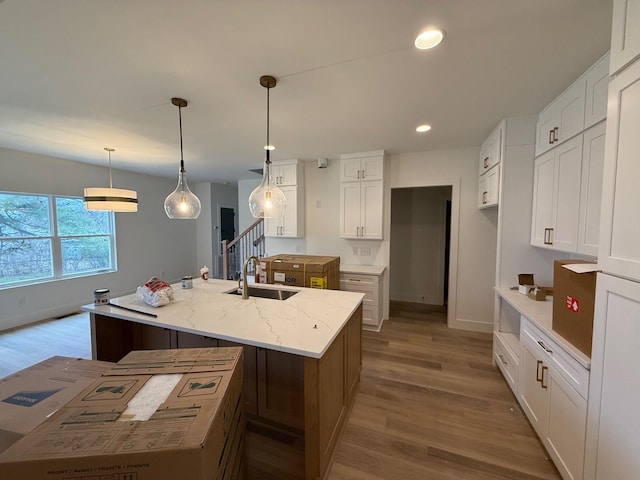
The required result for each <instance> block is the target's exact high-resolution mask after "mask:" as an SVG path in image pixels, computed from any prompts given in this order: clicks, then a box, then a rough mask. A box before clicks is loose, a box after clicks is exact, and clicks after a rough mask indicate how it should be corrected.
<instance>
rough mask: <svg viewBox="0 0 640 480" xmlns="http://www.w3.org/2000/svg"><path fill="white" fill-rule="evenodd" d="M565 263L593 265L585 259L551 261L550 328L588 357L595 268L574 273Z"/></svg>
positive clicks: (589, 266)
mask: <svg viewBox="0 0 640 480" xmlns="http://www.w3.org/2000/svg"><path fill="white" fill-rule="evenodd" d="M568 264H580V265H583V264H586V265H585V267H586V269H587V270H593V267H594V266H595V262H591V261H588V260H556V261H555V262H554V264H553V320H552V328H553V330H554V331H556V332H558V333H559V334H560V335H562V336H563V337H564V338H565V339H567V340H568V341H569V342H570V343H572V344H573V345H574V346H575V347H576V348H577V349H578V350H580V351H581V352H582V353H584V354H585V355H587V356H589V357H590V356H591V340H592V337H593V308H594V305H595V295H596V275H597V272H596V271H588V272H585V273H576V272H574V271H571V270H569V269H567V268H565V267H564V265H568Z"/></svg>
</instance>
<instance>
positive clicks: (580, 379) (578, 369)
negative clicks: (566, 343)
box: [520, 316, 589, 399]
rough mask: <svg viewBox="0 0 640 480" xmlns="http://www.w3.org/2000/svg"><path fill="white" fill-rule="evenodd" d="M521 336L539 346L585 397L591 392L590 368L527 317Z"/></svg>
mask: <svg viewBox="0 0 640 480" xmlns="http://www.w3.org/2000/svg"><path fill="white" fill-rule="evenodd" d="M520 335H521V337H525V338H527V339H529V340H530V341H531V342H533V343H534V344H535V345H537V346H538V347H539V349H540V350H539V351H540V354H541V355H543V357H544V358H545V359H546V361H547V362H549V364H550V365H551V366H552V367H553V368H555V369H556V370H557V371H558V373H559V374H560V375H561V376H562V377H563V378H564V379H565V380H566V381H567V383H568V384H569V385H571V386H572V387H573V388H575V389H576V390H577V392H578V393H579V394H580V396H582V397H583V398H584V399H586V398H587V395H588V393H589V370H587V369H586V368H584V367H583V366H582V365H580V363H578V361H577V360H575V359H574V358H573V357H572V356H571V355H569V354H568V353H567V352H566V351H565V350H563V349H562V348H561V347H560V346H559V345H558V344H557V343H556V342H555V341H554V340H552V339H551V338H550V337H549V336H547V335H546V334H545V333H544V332H543V331H542V330H540V329H539V328H538V327H536V326H535V325H534V324H533V323H531V322H530V321H529V319H527V318H526V317H524V316H523V317H522V318H521V330H520Z"/></svg>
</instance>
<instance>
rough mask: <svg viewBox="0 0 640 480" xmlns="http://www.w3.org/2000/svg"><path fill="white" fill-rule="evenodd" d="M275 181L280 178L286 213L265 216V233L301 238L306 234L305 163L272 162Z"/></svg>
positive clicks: (279, 186) (291, 161) (267, 234)
mask: <svg viewBox="0 0 640 480" xmlns="http://www.w3.org/2000/svg"><path fill="white" fill-rule="evenodd" d="M271 178H272V181H273V183H277V182H276V178H278V179H279V183H278V184H277V186H278V188H280V190H282V193H284V195H285V197H286V198H287V208H285V210H284V215H283V216H282V217H278V218H265V222H264V234H265V236H267V237H289V238H299V237H303V236H304V220H305V215H304V212H305V210H304V207H305V205H304V164H303V163H302V162H300V161H299V160H285V161H282V162H273V163H272V164H271Z"/></svg>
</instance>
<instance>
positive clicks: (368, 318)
mask: <svg viewBox="0 0 640 480" xmlns="http://www.w3.org/2000/svg"><path fill="white" fill-rule="evenodd" d="M377 317H378V308H377V306H376V305H365V304H364V302H363V304H362V323H363V324H365V325H373V326H376V327H377V326H378V319H377Z"/></svg>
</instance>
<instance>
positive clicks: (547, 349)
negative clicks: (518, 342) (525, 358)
mask: <svg viewBox="0 0 640 480" xmlns="http://www.w3.org/2000/svg"><path fill="white" fill-rule="evenodd" d="M538 345H540V346H541V347H542V349H543V350H544V351H545V352H547V353H553V350H551V349H549V348H547V346H546V345H545V344H544V343H542V340H538Z"/></svg>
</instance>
